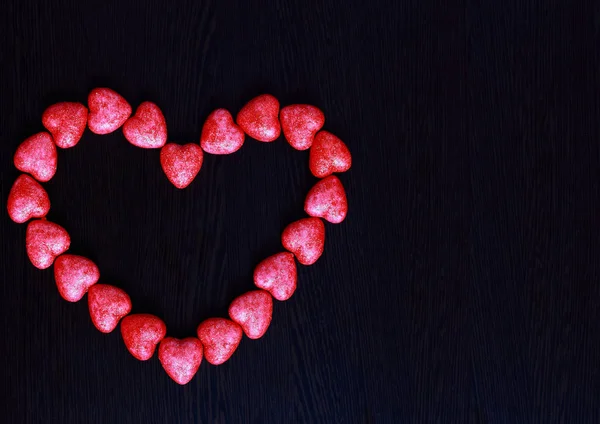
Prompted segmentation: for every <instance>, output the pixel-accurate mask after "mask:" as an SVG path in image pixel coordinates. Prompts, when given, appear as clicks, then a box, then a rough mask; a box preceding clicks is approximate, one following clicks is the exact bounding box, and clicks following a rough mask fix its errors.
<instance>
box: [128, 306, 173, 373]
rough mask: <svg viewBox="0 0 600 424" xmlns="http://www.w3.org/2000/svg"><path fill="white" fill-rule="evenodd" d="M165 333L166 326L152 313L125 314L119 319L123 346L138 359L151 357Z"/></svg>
mask: <svg viewBox="0 0 600 424" xmlns="http://www.w3.org/2000/svg"><path fill="white" fill-rule="evenodd" d="M166 334H167V326H166V325H165V323H164V322H163V321H162V320H161V319H160V318H158V317H156V316H154V315H150V314H134V315H127V316H126V317H125V318H123V319H122V320H121V335H122V336H123V341H124V342H125V346H126V347H127V350H128V351H129V353H131V354H132V355H133V356H134V357H135V358H137V359H139V360H140V361H147V360H148V359H150V358H152V355H154V350H155V349H156V345H157V344H159V343H160V341H161V340H162V339H163V338H164V337H165V335H166Z"/></svg>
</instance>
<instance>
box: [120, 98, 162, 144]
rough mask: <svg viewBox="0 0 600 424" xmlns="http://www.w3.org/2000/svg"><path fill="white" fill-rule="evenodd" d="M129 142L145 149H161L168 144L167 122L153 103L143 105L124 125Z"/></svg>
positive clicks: (124, 132)
mask: <svg viewBox="0 0 600 424" xmlns="http://www.w3.org/2000/svg"><path fill="white" fill-rule="evenodd" d="M123 134H124V135H125V138H126V139H127V141H129V142H130V143H131V144H133V145H134V146H137V147H141V148H144V149H159V148H161V147H162V146H164V145H165V143H166V142H167V122H166V121H165V117H164V115H163V113H162V112H161V110H160V109H159V108H158V106H156V105H155V104H154V103H152V102H144V103H142V104H141V105H140V106H139V107H138V108H137V110H136V111H135V115H133V116H132V117H131V118H129V119H128V120H127V122H125V125H123Z"/></svg>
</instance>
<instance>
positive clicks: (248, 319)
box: [229, 290, 273, 339]
mask: <svg viewBox="0 0 600 424" xmlns="http://www.w3.org/2000/svg"><path fill="white" fill-rule="evenodd" d="M272 315H273V298H272V297H271V295H270V294H269V293H268V292H266V291H264V290H254V291H250V292H248V293H244V294H243V295H241V296H239V297H237V298H236V299H235V300H234V301H233V302H231V305H229V316H230V317H231V319H232V320H234V321H235V322H237V323H238V324H239V325H240V326H241V327H242V330H244V333H245V334H246V336H248V338H250V339H259V338H261V337H262V336H263V335H264V334H265V333H266V332H267V329H268V328H269V324H271V317H272Z"/></svg>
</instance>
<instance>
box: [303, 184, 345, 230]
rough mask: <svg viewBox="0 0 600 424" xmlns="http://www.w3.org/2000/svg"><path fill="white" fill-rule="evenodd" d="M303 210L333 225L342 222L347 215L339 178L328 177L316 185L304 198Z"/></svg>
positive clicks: (343, 191)
mask: <svg viewBox="0 0 600 424" xmlns="http://www.w3.org/2000/svg"><path fill="white" fill-rule="evenodd" d="M304 210H305V211H306V213H307V214H309V215H310V216H314V217H320V218H324V219H325V220H327V221H329V222H331V223H333V224H339V223H340V222H342V221H343V220H344V218H346V214H347V213H348V200H347V199H346V191H345V190H344V186H343V185H342V182H341V181H340V180H339V178H338V177H336V176H335V175H330V176H329V177H326V178H323V179H322V180H320V181H319V182H318V183H316V184H315V185H314V186H313V188H311V189H310V191H309V192H308V195H307V196H306V201H305V202H304Z"/></svg>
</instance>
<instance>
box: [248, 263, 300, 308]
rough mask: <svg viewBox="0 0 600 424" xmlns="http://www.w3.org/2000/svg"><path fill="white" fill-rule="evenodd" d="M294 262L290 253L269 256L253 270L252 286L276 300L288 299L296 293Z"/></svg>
mask: <svg viewBox="0 0 600 424" xmlns="http://www.w3.org/2000/svg"><path fill="white" fill-rule="evenodd" d="M297 278H298V277H297V272H296V261H295V260H294V255H293V254H292V253H290V252H282V253H277V254H276V255H273V256H269V257H268V258H267V259H264V260H263V261H262V262H261V263H259V264H258V265H257V266H256V268H255V269H254V284H255V285H256V287H258V288H260V289H264V290H267V291H268V292H269V293H271V295H272V296H273V297H274V298H275V299H277V300H287V299H289V298H290V297H291V296H292V294H294V291H296V281H297Z"/></svg>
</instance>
